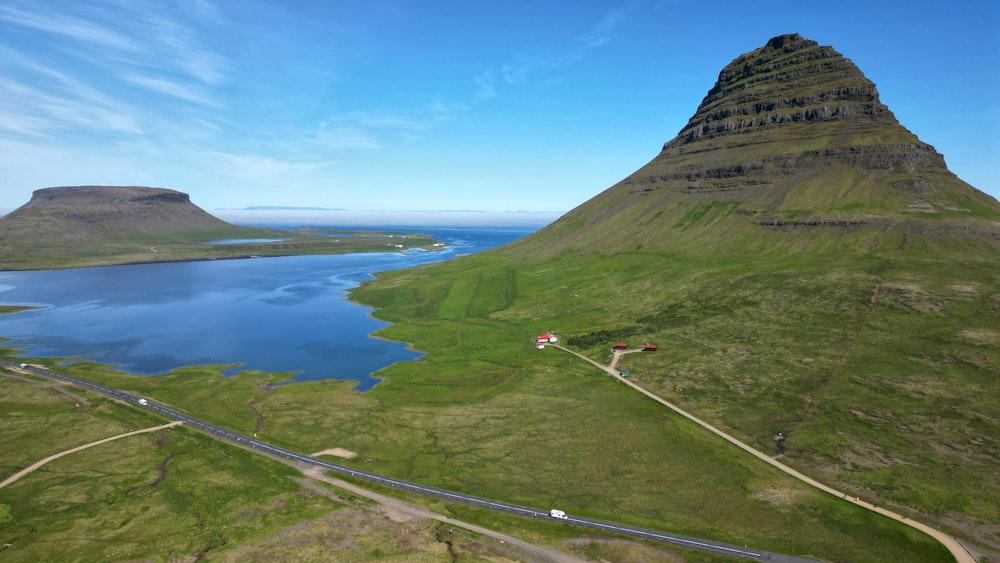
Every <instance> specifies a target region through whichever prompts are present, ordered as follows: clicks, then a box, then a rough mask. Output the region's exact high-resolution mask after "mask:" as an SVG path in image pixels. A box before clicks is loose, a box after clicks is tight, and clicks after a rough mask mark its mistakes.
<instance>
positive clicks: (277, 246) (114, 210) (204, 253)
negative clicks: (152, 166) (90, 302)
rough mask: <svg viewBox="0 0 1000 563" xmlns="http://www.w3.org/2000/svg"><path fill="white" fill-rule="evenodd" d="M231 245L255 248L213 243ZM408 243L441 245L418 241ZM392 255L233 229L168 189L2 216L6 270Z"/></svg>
mask: <svg viewBox="0 0 1000 563" xmlns="http://www.w3.org/2000/svg"><path fill="white" fill-rule="evenodd" d="M229 239H250V242H247V241H245V240H244V241H243V242H232V243H228V244H205V243H206V242H209V241H224V240H229ZM253 240H260V241H261V242H259V243H255V242H252V241H253ZM401 241H402V242H403V244H404V245H405V246H408V247H409V246H416V247H423V246H429V245H430V244H432V243H433V241H430V240H429V239H426V238H421V237H412V236H411V237H409V238H406V239H401ZM386 250H398V249H397V248H396V247H386V246H385V244H384V241H380V240H379V239H376V238H370V237H346V238H333V237H329V236H317V235H316V234H315V233H311V232H309V231H306V230H295V231H289V230H278V229H259V228H251V227H242V226H238V225H232V224H230V223H227V222H225V221H223V220H221V219H218V218H217V217H214V216H213V215H211V214H209V213H207V212H206V211H204V210H203V209H201V208H200V207H198V206H197V205H195V204H193V203H191V198H190V197H189V196H188V194H186V193H183V192H178V191H175V190H168V189H164V188H145V187H137V186H67V187H57V188H44V189H40V190H35V192H34V193H33V194H32V197H31V200H30V201H29V202H28V203H26V204H24V205H22V206H21V207H19V208H18V209H16V210H14V211H13V212H11V213H10V214H8V215H6V216H4V217H0V269H8V270H33V269H43V268H71V267H80V266H98V265H112V264H125V263H136V262H164V261H178V260H204V259H219V258H245V257H249V256H284V255H289V254H338V253H344V252H361V251H365V252H379V251H386Z"/></svg>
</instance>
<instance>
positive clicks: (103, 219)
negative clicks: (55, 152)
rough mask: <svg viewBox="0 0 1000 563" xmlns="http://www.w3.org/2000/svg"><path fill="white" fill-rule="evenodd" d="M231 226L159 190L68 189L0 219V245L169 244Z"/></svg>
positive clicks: (50, 191)
mask: <svg viewBox="0 0 1000 563" xmlns="http://www.w3.org/2000/svg"><path fill="white" fill-rule="evenodd" d="M232 227H233V226H232V225H230V224H229V223H226V222H225V221H222V220H220V219H218V218H216V217H213V216H212V215H210V214H208V213H206V212H205V211H204V210H202V209H201V208H200V207H198V206H196V205H194V204H193V203H191V199H190V197H189V196H188V194H185V193H182V192H178V191H174V190H168V189H163V188H145V187H133V186H72V187H57V188H44V189H40V190H35V192H34V193H33V194H32V197H31V201H29V202H28V203H26V204H24V205H22V206H21V207H19V208H18V209H16V210H14V211H13V212H11V213H10V214H9V215H7V216H5V217H3V218H0V241H2V242H4V243H5V244H33V245H44V244H66V243H73V242H86V243H100V242H112V241H116V240H120V239H129V238H134V237H137V236H138V237H149V238H153V239H159V240H165V241H169V240H174V239H176V238H178V237H180V238H184V237H187V236H190V234H191V233H192V232H205V233H211V232H215V231H224V230H227V229H231V228H232Z"/></svg>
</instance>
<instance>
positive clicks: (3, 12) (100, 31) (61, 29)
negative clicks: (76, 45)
mask: <svg viewBox="0 0 1000 563" xmlns="http://www.w3.org/2000/svg"><path fill="white" fill-rule="evenodd" d="M33 7H35V8H41V10H38V11H33V12H32V11H27V10H19V9H17V8H14V7H11V6H0V19H2V20H5V21H7V22H10V23H13V24H16V25H19V26H23V27H28V28H31V29H35V30H37V31H42V32H45V33H50V34H53V35H58V36H61V37H63V38H66V39H75V40H78V41H82V42H84V43H88V44H91V45H97V46H101V47H107V48H112V49H118V50H124V51H132V52H141V51H142V50H143V48H142V44H141V43H139V42H136V41H135V40H134V39H132V38H131V37H128V36H126V35H123V34H121V33H118V32H116V31H113V30H111V29H108V28H106V27H104V26H101V25H99V24H97V23H94V22H91V21H86V20H84V19H80V18H76V17H72V16H69V15H66V14H62V13H59V12H57V11H54V10H49V9H45V8H44V6H42V5H41V4H36V5H34V6H33Z"/></svg>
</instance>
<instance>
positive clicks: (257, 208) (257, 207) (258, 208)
mask: <svg viewBox="0 0 1000 563" xmlns="http://www.w3.org/2000/svg"><path fill="white" fill-rule="evenodd" d="M238 211H347V210H346V209H343V208H333V207H295V206H284V205H251V206H250V207H244V208H243V209H240V210H238Z"/></svg>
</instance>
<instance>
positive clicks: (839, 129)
mask: <svg viewBox="0 0 1000 563" xmlns="http://www.w3.org/2000/svg"><path fill="white" fill-rule="evenodd" d="M998 220H1000V205H998V203H997V201H996V200H995V199H993V198H991V197H989V196H988V195H986V194H984V193H982V192H980V191H979V190H976V189H975V188H973V187H972V186H970V185H969V184H967V183H965V182H963V181H962V180H960V179H958V178H957V177H956V176H955V175H954V174H952V173H951V172H950V171H949V170H948V169H947V167H946V165H945V162H944V158H943V157H942V156H941V155H940V154H938V153H937V152H936V151H935V150H934V148H933V147H932V146H930V145H928V144H926V143H923V142H921V141H920V140H919V139H918V138H917V137H916V135H914V134H913V133H911V132H910V131H908V130H907V129H905V128H904V127H903V126H901V125H900V124H899V122H898V121H897V120H896V118H895V116H894V115H893V113H892V112H891V111H890V110H889V108H888V107H886V106H885V105H884V104H883V103H882V102H881V101H880V100H879V96H878V92H877V90H876V88H875V85H874V84H873V83H872V82H871V81H870V80H868V79H867V78H866V77H865V76H864V75H863V74H862V72H861V71H860V70H859V69H858V68H857V66H855V65H854V63H852V62H851V61H850V60H848V59H846V58H845V57H843V56H842V55H841V54H840V53H838V52H837V51H835V50H834V49H832V48H831V47H824V46H820V45H819V44H817V43H816V42H815V41H811V40H807V39H804V38H802V37H801V36H799V35H798V34H792V35H782V36H779V37H775V38H773V39H771V40H770V41H768V43H767V44H766V45H765V46H764V47H761V48H760V49H757V50H755V51H751V52H749V53H746V54H744V55H741V56H739V57H737V58H736V59H735V60H733V61H732V62H731V63H730V64H729V65H727V66H726V67H725V68H724V69H723V70H722V72H720V73H719V78H718V81H717V82H716V83H715V85H714V86H713V87H712V88H711V89H710V90H709V91H708V94H707V95H706V96H705V98H704V100H703V101H702V103H701V105H700V106H699V107H698V110H697V111H696V112H695V114H694V116H692V117H691V119H690V120H689V121H688V123H687V125H685V126H684V127H683V128H682V129H681V131H680V132H679V133H678V134H677V136H676V137H675V138H674V139H673V140H671V141H669V142H667V143H666V144H665V145H664V146H663V150H662V151H661V152H660V154H659V155H658V156H657V157H656V158H654V159H653V160H652V161H651V162H649V163H648V164H646V165H645V166H643V167H642V168H640V169H639V170H638V171H636V172H635V173H633V174H631V175H629V176H628V177H627V178H625V179H624V180H622V181H621V182H619V183H618V184H616V185H614V186H612V187H611V188H609V189H608V190H607V191H605V192H604V193H602V194H600V195H598V196H596V197H594V198H593V199H591V200H589V201H587V202H586V203H584V204H583V205H581V206H579V207H578V208H576V209H574V210H572V211H571V212H570V213H567V214H566V215H565V216H564V217H563V218H562V219H561V220H560V221H558V222H557V223H556V224H554V225H552V226H551V227H550V228H549V229H547V232H545V233H542V234H540V235H539V236H538V237H537V238H536V239H535V240H538V241H541V242H542V243H543V244H544V246H545V248H546V249H547V250H548V251H549V252H554V251H556V250H558V249H562V248H567V247H577V248H588V249H590V250H603V251H609V252H610V251H618V250H623V249H634V248H646V249H669V248H685V247H687V245H689V244H697V245H698V246H699V247H701V248H703V249H705V250H709V249H712V250H715V251H734V250H735V251H742V250H747V249H750V248H759V249H762V248H768V247H769V246H770V245H771V244H772V243H773V242H775V241H778V240H780V241H785V243H788V242H790V241H791V240H793V239H795V240H797V241H798V242H797V243H796V244H800V243H801V242H802V241H801V240H799V239H800V238H802V237H806V238H811V239H813V241H812V243H818V242H820V241H821V240H825V239H827V238H828V237H829V236H830V235H840V234H852V233H854V232H856V231H857V230H859V229H876V230H886V229H898V230H901V231H903V232H907V233H915V234H920V233H928V232H931V231H932V232H933V233H934V234H935V235H941V234H946V233H950V234H952V235H961V236H966V235H970V234H971V235H975V236H979V237H983V239H984V240H985V241H988V244H990V245H992V246H993V247H994V248H997V246H998V245H1000V226H998V224H997V221H998ZM928 229H930V231H928ZM527 242H528V241H526V243H527ZM812 243H810V244H812Z"/></svg>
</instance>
